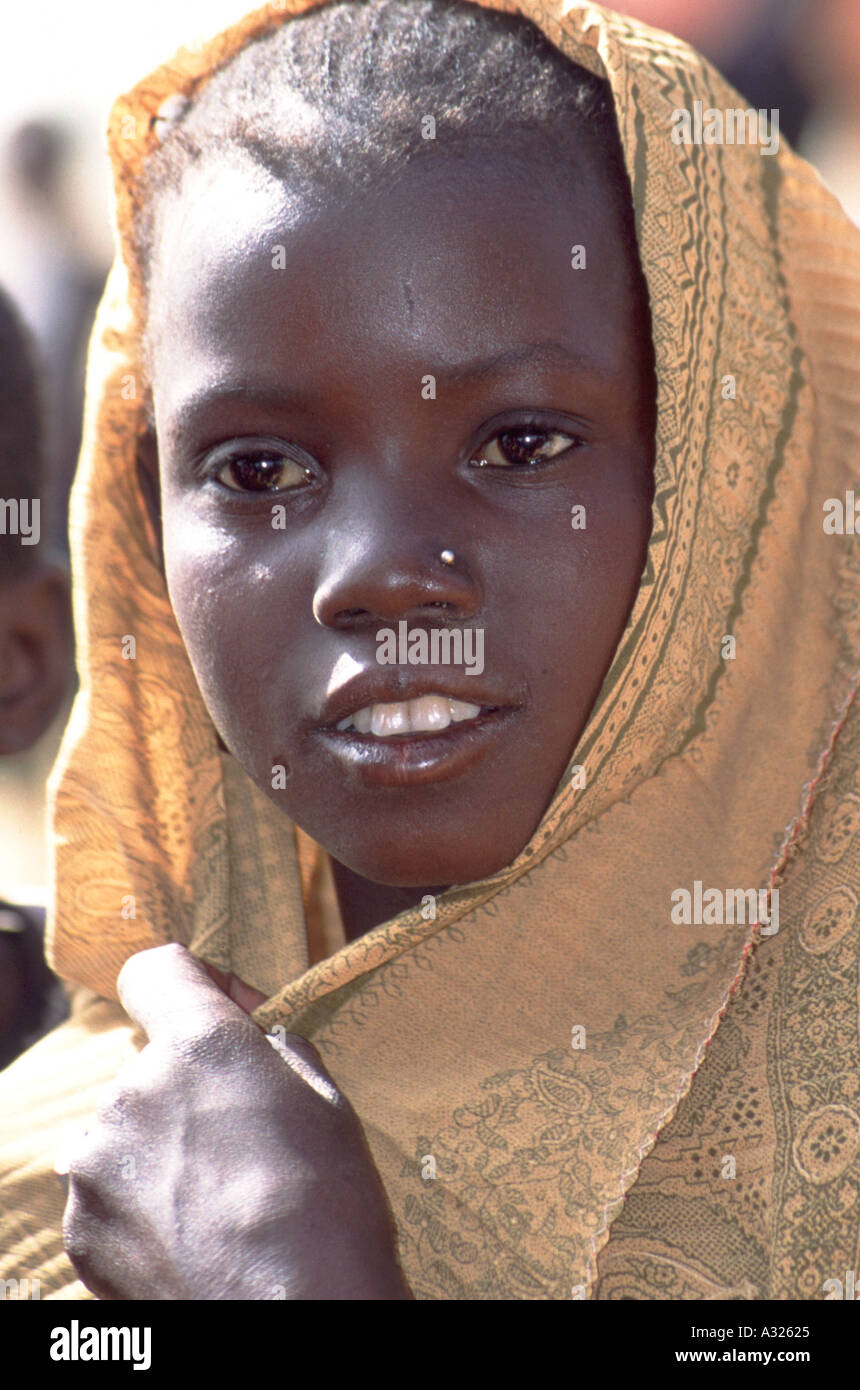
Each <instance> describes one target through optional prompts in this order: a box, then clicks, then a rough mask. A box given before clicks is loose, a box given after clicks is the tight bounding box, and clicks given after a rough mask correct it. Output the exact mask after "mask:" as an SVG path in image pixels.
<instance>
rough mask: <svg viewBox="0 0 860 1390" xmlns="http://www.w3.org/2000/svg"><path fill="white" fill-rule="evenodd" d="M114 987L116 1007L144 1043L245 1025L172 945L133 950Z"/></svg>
mask: <svg viewBox="0 0 860 1390" xmlns="http://www.w3.org/2000/svg"><path fill="white" fill-rule="evenodd" d="M116 983H117V992H118V994H119V998H120V1003H121V1004H122V1006H123V1008H124V1009H125V1011H126V1013H127V1014H128V1015H129V1017H130V1018H132V1019H133V1020H134V1022H135V1023H137V1024H138V1025H139V1026H140V1027H141V1028H142V1029H143V1030H144V1031H145V1033H146V1035H147V1037H148V1038H149V1040H150V1042H154V1041H155V1039H156V1038H159V1039H167V1038H180V1037H191V1036H194V1035H196V1034H199V1033H201V1032H205V1031H206V1030H207V1029H208V1028H211V1027H212V1026H213V1025H214V1024H216V1023H220V1022H224V1021H231V1020H232V1021H235V1020H236V1019H237V1018H242V1019H244V1020H245V1021H246V1022H248V1019H247V1014H246V1013H245V1012H243V1010H242V1007H241V1005H240V1004H239V1003H238V1002H235V1001H233V1000H231V999H230V998H229V997H228V996H227V994H225V993H224V991H223V990H221V989H219V987H218V985H217V984H216V983H215V981H214V980H213V979H212V978H211V976H210V975H209V972H208V970H207V968H206V966H205V965H204V964H203V962H202V961H200V960H198V959H197V958H196V956H192V954H191V952H190V951H188V950H186V948H185V947H184V946H180V945H179V943H178V942H175V941H172V942H170V943H169V945H167V946H155V947H152V948H151V949H150V950H148V951H138V953H137V955H134V956H131V957H130V958H129V959H128V960H127V961H126V963H125V965H124V966H123V967H122V970H121V971H120V972H119V976H118V978H117V982H116Z"/></svg>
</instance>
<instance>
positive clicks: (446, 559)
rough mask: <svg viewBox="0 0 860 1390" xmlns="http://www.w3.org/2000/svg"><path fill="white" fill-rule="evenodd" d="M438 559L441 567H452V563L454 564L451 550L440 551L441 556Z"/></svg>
mask: <svg viewBox="0 0 860 1390" xmlns="http://www.w3.org/2000/svg"><path fill="white" fill-rule="evenodd" d="M439 559H440V560H441V561H442V564H443V565H453V563H454V552H453V550H443V551H442V554H441V555H440V556H439Z"/></svg>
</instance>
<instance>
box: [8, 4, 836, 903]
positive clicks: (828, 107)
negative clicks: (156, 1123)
mask: <svg viewBox="0 0 860 1390" xmlns="http://www.w3.org/2000/svg"><path fill="white" fill-rule="evenodd" d="M252 7H253V6H249V8H252ZM615 8H616V9H619V10H622V11H624V12H625V13H628V14H631V15H634V16H636V17H637V18H640V19H643V20H645V21H646V22H647V23H649V24H653V25H655V26H656V27H658V28H661V29H667V30H669V31H670V32H672V33H675V34H677V35H679V36H680V37H682V38H684V39H686V40H688V41H689V42H690V43H692V44H693V45H694V46H695V47H696V48H698V49H699V50H700V51H702V52H703V53H705V54H706V55H707V56H708V57H709V58H711V59H712V61H713V62H714V63H715V64H716V65H717V67H719V68H720V69H721V70H722V71H723V72H724V73H725V74H726V76H727V77H728V78H729V79H730V80H731V81H732V82H733V83H734V85H735V86H736V87H737V88H738V89H739V91H740V92H741V94H742V96H743V97H744V99H745V105H749V106H753V107H756V108H758V107H765V108H768V109H770V108H771V107H778V108H779V112H780V134H781V135H784V136H785V137H786V138H787V139H788V140H789V141H790V142H791V143H792V144H794V146H795V147H796V148H797V149H799V150H800V152H801V153H802V154H804V155H805V156H806V157H807V158H808V159H810V160H811V161H812V163H813V164H815V166H816V167H817V168H818V170H819V171H820V173H821V174H822V176H823V178H824V179H825V181H826V182H827V183H828V184H829V185H830V187H831V188H832V189H833V191H834V192H835V193H836V195H837V196H838V197H839V198H840V200H841V201H842V204H843V206H844V207H845V209H846V211H847V212H848V213H849V215H850V216H852V217H853V218H854V220H855V221H858V222H860V0H634V2H633V3H626V4H625V3H620V4H618V5H616V6H615ZM242 12H243V6H242V3H241V0H146V4H145V5H141V6H134V7H132V6H125V5H123V4H118V3H117V0H75V3H74V4H69V3H68V0H40V3H39V4H32V5H21V4H18V5H14V6H7V7H6V9H5V12H4V16H3V48H2V56H0V285H2V286H3V287H4V288H5V289H6V290H7V291H8V292H9V293H10V294H11V296H12V298H13V299H14V300H15V302H16V303H17V305H18V307H19V309H20V311H21V313H22V315H23V317H24V320H25V321H26V323H27V324H28V325H29V327H30V328H31V330H32V333H33V334H34V335H35V338H36V340H37V344H38V347H39V350H40V354H41V358H42V364H43V370H44V374H45V388H46V408H47V414H48V419H47V422H46V423H47V429H48V437H49V442H50V450H51V462H52V467H53V468H54V470H55V475H56V476H57V477H58V478H59V480H60V491H61V494H63V495H65V493H67V491H68V487H69V485H70V483H71V478H72V474H73V471H74V466H75V460H76V455H77V449H78V444H79V439H80V416H81V408H82V396H83V377H84V361H85V352H86V343H87V337H88V333H89V328H90V324H91V320H92V316H93V313H94V311H95V308H96V305H97V303H98V299H99V295H100V293H101V289H102V286H103V283H104V277H105V275H106V273H107V268H108V265H109V262H110V259H111V255H112V245H111V231H110V192H109V181H108V169H107V160H106V156H105V152H104V139H103V131H104V128H105V125H106V121H107V112H108V108H109V106H110V103H111V101H112V99H113V98H114V97H115V96H116V95H117V94H118V93H119V92H121V91H123V90H125V89H126V88H127V87H129V86H131V85H132V84H133V83H134V82H135V81H136V80H137V79H138V78H140V77H142V76H144V75H145V74H146V73H147V72H148V71H149V70H150V69H152V68H154V67H155V66H157V65H158V64H159V63H160V62H162V61H164V60H165V59H166V58H167V57H169V56H170V54H171V52H172V51H173V50H174V49H176V48H177V47H179V46H180V45H183V44H184V45H194V44H195V43H197V42H200V41H201V40H203V39H205V38H207V37H209V36H210V35H212V34H214V33H216V32H217V31H218V30H219V29H221V28H223V27H225V26H226V25H227V24H228V23H230V22H231V21H232V20H233V19H235V18H236V17H237V16H238V15H240V14H241V13H242ZM0 369H2V364H0ZM66 713H67V710H66V712H65V713H64V714H63V715H62V716H61V717H60V718H59V719H57V721H56V722H55V724H54V726H53V727H52V728H51V729H50V730H49V732H48V733H47V734H46V735H45V736H44V737H43V738H42V739H41V740H40V741H39V743H38V744H37V745H36V746H35V747H34V748H33V749H31V750H29V751H28V752H27V753H24V754H19V755H17V756H15V757H12V758H6V759H3V760H0V899H6V900H8V901H12V902H18V903H28V904H38V903H42V902H44V900H45V895H46V884H45V869H46V857H45V848H44V829H43V826H44V783H45V777H46V775H47V772H48V771H49V769H50V766H51V763H52V762H53V759H54V757H55V755H56V751H57V747H58V743H59V738H60V734H61V732H62V727H63V723H64V720H65V714H66Z"/></svg>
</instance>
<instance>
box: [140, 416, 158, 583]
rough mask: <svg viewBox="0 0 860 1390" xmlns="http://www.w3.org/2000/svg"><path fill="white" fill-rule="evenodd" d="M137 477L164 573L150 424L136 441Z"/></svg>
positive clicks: (155, 458)
mask: <svg viewBox="0 0 860 1390" xmlns="http://www.w3.org/2000/svg"><path fill="white" fill-rule="evenodd" d="M137 477H138V481H139V483H140V490H141V492H142V494H143V500H144V503H145V505H146V514H147V517H148V518H149V524H150V526H151V528H152V540H153V545H154V548H155V554H156V559H157V562H158V567H159V569H160V570H161V573H162V574H164V542H163V539H162V531H161V484H160V482H159V478H158V440H157V439H156V435H155V430H154V429H153V428H152V427H151V426H150V428H149V429H148V430H147V431H146V434H142V435H141V436H140V438H139V439H138V441H137Z"/></svg>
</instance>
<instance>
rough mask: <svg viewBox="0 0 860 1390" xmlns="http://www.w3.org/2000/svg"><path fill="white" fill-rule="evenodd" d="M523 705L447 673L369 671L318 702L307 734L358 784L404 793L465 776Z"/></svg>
mask: <svg viewBox="0 0 860 1390" xmlns="http://www.w3.org/2000/svg"><path fill="white" fill-rule="evenodd" d="M476 687H478V688H477V689H476ZM523 703H524V701H523V700H522V698H520V697H516V698H513V697H511V696H507V695H504V694H502V693H501V692H500V691H498V690H493V689H491V688H490V687H489V686H488V685H487V684H485V683H483V682H480V681H478V680H477V679H473V678H470V677H464V676H463V675H462V674H461V673H458V672H454V671H444V672H443V671H440V670H438V669H437V670H435V671H429V670H424V671H422V672H412V671H409V672H400V673H399V674H398V675H397V676H393V675H392V673H390V672H387V673H381V672H377V671H374V670H371V671H366V672H363V673H361V674H360V675H357V676H356V677H354V678H353V680H351V681H349V682H347V683H346V684H345V685H344V686H342V687H341V689H340V690H338V691H337V692H336V693H335V694H334V695H333V696H332V697H331V698H330V699H329V700H328V701H327V702H326V704H325V707H324V710H323V714H322V719H321V721H319V722H318V723H316V725H315V727H314V729H313V730H312V732H313V733H314V734H315V735H316V737H318V738H319V739H320V741H321V743H322V744H323V746H324V747H325V749H326V751H327V753H328V754H329V756H331V757H332V758H334V760H335V761H336V762H337V763H338V765H339V766H340V768H341V771H342V772H343V773H345V774H346V775H347V776H349V777H350V778H352V779H354V780H356V781H358V782H359V783H361V784H362V785H365V786H368V787H388V788H393V787H410V786H416V785H422V784H426V783H430V782H442V781H447V780H450V779H451V778H455V777H458V776H461V775H462V774H463V773H464V772H467V771H468V770H469V769H471V768H472V767H473V766H474V765H475V764H476V763H478V762H479V761H480V760H481V759H482V758H484V757H485V756H486V755H487V754H488V753H490V752H491V751H492V750H493V748H494V746H497V745H498V743H499V741H500V739H501V738H503V736H504V734H505V732H506V731H507V730H508V727H509V725H510V724H511V722H512V721H513V720H514V719H516V717H517V715H518V713H519V711H520V709H521V707H522V705H523ZM421 725H424V727H420V726H421ZM434 725H435V727H434ZM341 726H342V727H341ZM374 728H375V729H376V730H378V732H374Z"/></svg>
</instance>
